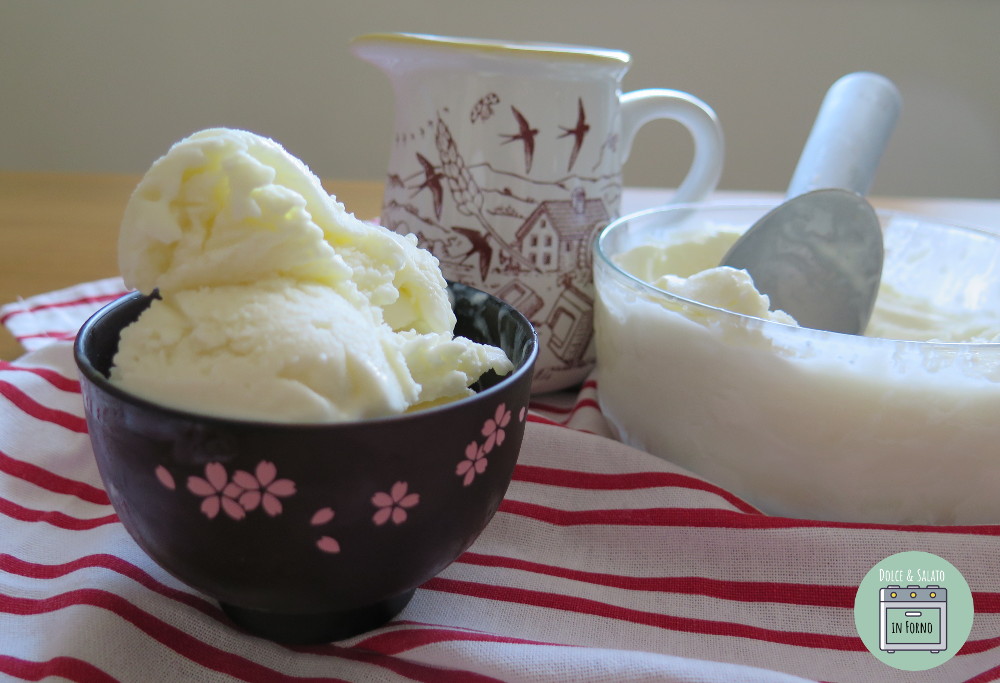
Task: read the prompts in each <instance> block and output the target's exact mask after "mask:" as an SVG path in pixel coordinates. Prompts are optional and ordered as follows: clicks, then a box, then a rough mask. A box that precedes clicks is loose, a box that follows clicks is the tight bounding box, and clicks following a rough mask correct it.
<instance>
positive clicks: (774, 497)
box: [594, 202, 1000, 525]
mask: <svg viewBox="0 0 1000 683" xmlns="http://www.w3.org/2000/svg"><path fill="white" fill-rule="evenodd" d="M773 207H774V203H767V202H742V203H733V204H721V203H719V204H715V203H704V204H690V205H671V206H668V207H664V208H658V209H652V210H648V211H644V212H639V213H636V214H632V215H629V216H625V217H623V218H621V219H619V220H617V221H615V222H614V223H612V224H610V225H609V226H607V227H606V228H605V229H604V230H603V231H602V232H601V233H600V234H599V235H598V237H597V239H596V242H595V247H594V248H595V258H594V271H595V272H594V280H595V285H596V290H597V303H596V309H595V330H596V345H597V355H598V391H599V401H600V405H601V408H602V410H603V411H604V413H605V415H606V416H607V418H608V420H609V422H610V423H611V425H612V427H613V428H614V429H615V430H616V431H617V433H618V436H619V437H620V438H621V439H622V440H623V441H625V442H626V443H628V444H630V445H633V446H635V447H638V448H641V449H643V450H646V451H648V452H650V453H653V454H655V455H657V456H660V457H662V458H665V459H667V460H670V461H673V462H675V463H677V464H679V465H681V466H683V467H685V468H687V469H689V470H690V471H692V472H694V473H696V474H698V475H700V476H703V477H705V478H706V479H708V480H710V481H712V482H714V483H715V484H717V485H719V486H721V487H723V488H726V489H728V490H729V491H731V492H733V493H735V494H737V495H739V496H741V497H742V498H744V499H745V500H747V501H748V502H750V503H752V504H753V505H755V506H757V507H758V508H759V509H760V510H762V511H763V512H766V513H770V514H775V515H783V516H789V517H797V518H805V519H820V520H835V521H846V522H875V523H893V524H896V523H898V524H908V523H916V524H936V525H942V524H981V523H997V522H1000V498H998V497H997V495H996V491H997V490H998V487H1000V446H998V445H1000V419H998V416H1000V305H998V303H997V302H1000V235H997V234H994V233H992V232H990V231H987V230H982V229H977V228H972V227H963V226H959V225H954V224H950V223H948V222H947V221H942V220H936V219H930V218H922V217H919V216H913V215H905V214H900V213H895V212H890V211H878V216H879V220H880V223H881V225H882V229H883V237H884V245H885V266H884V270H883V274H882V281H881V285H880V288H879V294H878V297H877V300H876V303H875V310H874V314H873V316H872V319H871V322H870V323H869V325H868V328H867V329H866V331H865V333H864V335H863V336H856V335H848V334H841V333H834V332H828V331H823V330H815V329H809V328H805V327H801V326H799V325H798V324H797V323H796V321H795V320H794V319H793V318H792V317H791V316H789V315H787V314H786V313H784V312H782V311H774V310H770V305H769V304H770V302H769V300H768V299H767V297H766V296H764V295H761V294H760V293H759V292H757V290H756V289H755V288H754V286H753V281H752V278H750V276H749V275H748V274H747V273H746V272H745V271H742V270H734V269H729V268H720V267H718V264H719V263H721V261H722V259H723V257H724V255H725V254H726V252H727V250H728V248H729V247H730V246H731V245H732V244H733V242H734V241H735V240H736V239H737V238H738V236H739V235H740V234H741V233H742V232H743V231H745V230H746V229H747V228H749V227H750V226H751V225H752V224H753V223H754V222H755V221H756V220H757V219H758V218H760V217H761V216H763V215H764V214H765V213H767V212H768V211H769V210H770V209H772V208H773Z"/></svg>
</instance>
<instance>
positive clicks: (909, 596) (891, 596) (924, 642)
mask: <svg viewBox="0 0 1000 683" xmlns="http://www.w3.org/2000/svg"><path fill="white" fill-rule="evenodd" d="M879 610H880V616H879V639H880V642H879V648H880V649H882V650H884V651H885V652H890V653H891V652H896V651H914V650H922V651H927V652H934V653H937V652H941V651H942V650H946V649H947V648H948V590H947V589H945V588H941V587H940V586H934V585H928V586H925V587H923V588H921V587H920V586H906V587H900V586H892V585H890V586H886V587H885V588H881V589H879Z"/></svg>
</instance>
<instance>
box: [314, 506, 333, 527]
mask: <svg viewBox="0 0 1000 683" xmlns="http://www.w3.org/2000/svg"><path fill="white" fill-rule="evenodd" d="M331 519H333V510H332V509H330V508H320V509H319V510H317V511H316V512H315V514H313V516H312V519H310V520H309V523H310V524H312V525H313V526H320V525H322V524H326V523H327V522H329V521H330V520H331Z"/></svg>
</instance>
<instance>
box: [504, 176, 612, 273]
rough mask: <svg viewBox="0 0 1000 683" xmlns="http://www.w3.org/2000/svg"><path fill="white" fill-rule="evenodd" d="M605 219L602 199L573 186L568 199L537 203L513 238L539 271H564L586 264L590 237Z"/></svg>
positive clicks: (605, 213)
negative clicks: (589, 195) (590, 196)
mask: <svg viewBox="0 0 1000 683" xmlns="http://www.w3.org/2000/svg"><path fill="white" fill-rule="evenodd" d="M609 220H610V217H609V216H608V212H607V210H606V209H605V208H604V202H603V201H602V200H600V199H587V195H586V193H585V192H584V190H583V188H576V189H575V190H573V193H572V195H570V198H569V199H553V200H548V201H544V202H540V203H539V204H538V206H537V207H535V210H534V211H532V212H531V215H530V216H528V217H527V218H526V219H525V221H524V223H522V224H521V227H520V228H518V230H517V233H516V236H515V241H516V244H517V247H518V250H519V251H520V252H521V254H523V255H524V257H525V258H527V259H528V260H529V261H531V263H532V264H533V265H534V266H535V267H536V268H537V269H538V270H539V271H541V272H543V273H555V272H564V273H568V272H572V271H575V270H578V269H580V268H583V267H585V266H586V263H587V256H588V254H589V250H590V241H591V236H592V235H593V234H594V230H597V229H599V228H601V227H603V226H605V225H607V224H608V221H609Z"/></svg>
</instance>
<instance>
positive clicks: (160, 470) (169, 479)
mask: <svg viewBox="0 0 1000 683" xmlns="http://www.w3.org/2000/svg"><path fill="white" fill-rule="evenodd" d="M154 473H155V474H156V478H157V479H158V480H159V482H160V483H161V484H163V486H164V488H168V489H170V490H171V491H174V490H176V489H177V482H175V481H174V475H172V474H170V470H168V469H167V468H166V467H164V466H163V465H157V466H156V469H155V470H154Z"/></svg>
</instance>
